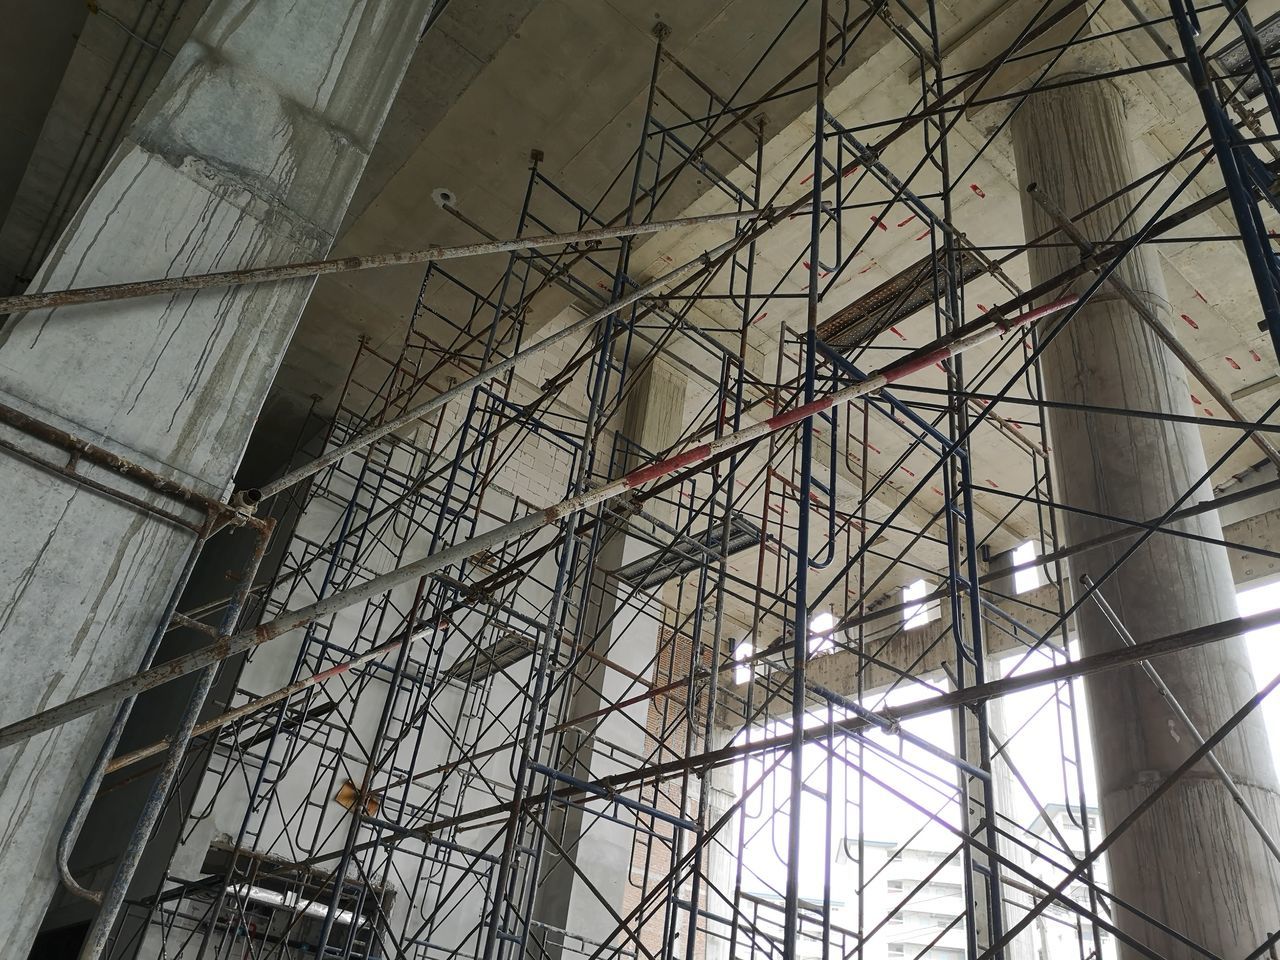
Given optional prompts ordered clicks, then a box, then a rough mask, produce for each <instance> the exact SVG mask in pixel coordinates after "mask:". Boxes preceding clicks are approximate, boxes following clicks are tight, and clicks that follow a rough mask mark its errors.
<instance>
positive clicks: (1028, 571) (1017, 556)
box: [1013, 540, 1042, 593]
mask: <svg viewBox="0 0 1280 960" xmlns="http://www.w3.org/2000/svg"><path fill="white" fill-rule="evenodd" d="M1035 558H1036V544H1035V541H1034V540H1028V541H1027V542H1026V543H1024V544H1022V545H1021V546H1020V547H1018V548H1017V549H1016V550H1014V551H1013V565H1014V566H1015V567H1018V566H1021V565H1022V564H1024V563H1032V562H1033V561H1034V560H1035ZM1041 582H1042V581H1041V579H1040V568H1039V567H1038V566H1036V567H1026V568H1025V569H1023V570H1015V571H1014V572H1013V589H1014V592H1015V593H1026V592H1027V591H1028V590H1034V589H1035V588H1036V587H1038V586H1040V584H1041Z"/></svg>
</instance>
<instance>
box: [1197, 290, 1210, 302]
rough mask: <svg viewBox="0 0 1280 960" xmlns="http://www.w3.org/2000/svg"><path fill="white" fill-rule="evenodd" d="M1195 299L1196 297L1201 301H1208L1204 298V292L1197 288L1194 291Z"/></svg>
mask: <svg viewBox="0 0 1280 960" xmlns="http://www.w3.org/2000/svg"><path fill="white" fill-rule="evenodd" d="M1196 299H1197V300H1199V301H1200V302H1201V303H1208V302H1209V301H1208V300H1206V299H1205V298H1204V294H1203V293H1201V292H1200V291H1199V290H1197V291H1196Z"/></svg>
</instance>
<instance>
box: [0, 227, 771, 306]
mask: <svg viewBox="0 0 1280 960" xmlns="http://www.w3.org/2000/svg"><path fill="white" fill-rule="evenodd" d="M768 212H769V211H767V210H766V211H761V210H730V211H728V212H724V213H708V214H704V215H702V216H698V217H680V218H678V219H675V220H654V221H651V222H649V223H626V224H618V225H617V226H612V227H596V228H593V229H590V230H576V231H574V232H573V233H547V234H541V235H539V236H536V237H517V238H516V239H514V240H485V241H482V242H480V243H464V244H460V245H458V246H452V247H444V246H434V247H423V248H421V249H418V250H405V251H401V252H399V253H370V254H364V255H362V256H351V257H332V258H330V259H326V260H302V261H299V262H297V263H282V264H277V265H275V266H270V267H245V268H243V269H241V270H219V271H216V272H214V273H196V274H191V275H190V276H184V277H160V278H157V279H154V280H134V281H131V282H128V283H108V284H101V285H98V286H93V287H76V288H74V289H71V290H47V291H41V292H39V293H24V294H19V295H17V296H12V297H0V316H5V315H6V314H13V313H26V312H28V311H30V310H46V309H50V308H54V307H74V306H80V305H83V304H88V303H110V302H112V301H115V300H133V299H136V298H138V297H153V296H156V295H157V294H162V293H166V294H167V293H182V292H184V291H187V290H204V289H207V288H209V287H227V286H243V285H245V284H253V283H275V282H277V281H280V280H301V279H306V278H310V277H322V276H325V275H326V274H331V273H354V272H356V271H358V270H374V269H377V268H379V267H399V266H405V265H408V264H424V263H440V262H442V261H445V260H461V259H464V258H466V257H483V256H488V255H490V254H495V253H517V252H519V251H522V250H540V249H542V248H543V247H559V246H566V245H568V244H577V245H593V244H599V243H603V242H605V241H606V240H620V239H622V238H623V237H638V236H642V235H644V234H650V233H663V232H665V231H667V230H677V229H682V228H686V227H699V226H703V225H704V224H708V223H719V222H721V221H725V220H734V221H736V220H749V219H751V218H753V217H757V216H761V215H762V214H767V213H768Z"/></svg>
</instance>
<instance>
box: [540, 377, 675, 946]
mask: <svg viewBox="0 0 1280 960" xmlns="http://www.w3.org/2000/svg"><path fill="white" fill-rule="evenodd" d="M684 401H685V381H684V380H683V379H682V378H680V377H678V376H676V375H675V374H674V373H672V372H671V371H669V370H668V369H667V368H666V367H665V366H663V365H661V364H658V363H654V364H652V365H651V366H650V367H649V368H648V370H646V371H645V372H644V373H643V374H642V375H641V376H640V379H639V380H638V381H637V383H636V386H635V388H634V390H633V392H632V394H631V396H630V398H629V399H628V401H627V406H626V410H625V413H624V416H623V417H622V418H621V419H622V424H621V432H622V434H623V435H624V436H625V437H626V438H627V439H628V440H629V441H631V442H632V443H633V444H635V445H636V446H637V447H639V449H641V450H644V451H648V452H649V453H658V452H661V451H663V450H665V449H666V448H667V447H669V446H670V445H671V444H673V443H674V442H675V441H676V439H678V437H679V434H680V429H681V427H682V426H683V423H684V416H683V414H684ZM646 509H647V510H651V512H654V513H656V514H658V515H660V519H663V520H667V519H669V517H667V516H662V514H663V513H664V507H663V505H661V504H653V505H650V506H649V507H646ZM639 522H641V523H643V521H639ZM604 536H606V537H607V539H606V540H605V541H604V542H603V544H602V546H601V548H600V550H599V551H598V553H597V558H596V570H595V573H594V574H593V578H592V585H591V589H590V590H589V591H588V596H587V601H586V604H585V608H584V609H583V610H581V611H580V612H579V618H580V622H581V624H582V630H581V636H580V642H581V643H584V644H587V643H589V644H591V649H592V650H593V652H596V653H599V654H601V655H602V656H604V657H606V658H607V659H608V660H609V661H610V665H606V664H604V663H601V662H600V661H598V660H591V659H588V658H584V659H583V660H582V661H581V662H580V663H579V665H578V668H577V675H576V678H575V681H574V686H573V690H572V696H571V697H570V700H569V707H568V710H569V715H570V716H586V715H589V714H591V713H592V712H593V711H595V710H598V709H600V708H601V707H602V706H605V705H607V704H609V703H614V702H617V701H619V700H623V699H626V698H627V697H632V696H635V695H636V694H637V693H638V692H640V687H639V685H638V684H636V683H635V682H634V681H633V680H632V678H631V677H629V676H627V673H631V674H633V675H635V674H639V675H642V676H646V677H648V676H651V673H652V668H651V667H650V666H649V663H650V660H651V659H652V658H653V655H654V651H655V649H656V648H657V643H658V639H659V632H660V630H661V626H662V622H661V616H660V612H659V609H658V608H657V606H656V605H655V604H654V603H652V602H650V600H649V597H648V595H647V594H646V593H645V592H643V591H640V592H636V593H635V594H634V595H632V593H631V590H630V588H629V587H628V586H627V585H626V584H620V583H618V582H617V581H616V580H614V579H612V578H609V577H607V576H606V575H607V574H608V573H610V572H611V571H613V570H616V569H618V568H619V567H622V566H624V565H626V564H628V563H631V562H633V561H636V560H639V559H641V558H643V557H645V556H648V555H649V554H651V553H653V552H655V551H656V549H657V548H656V547H654V546H653V545H652V544H651V543H649V542H648V541H646V540H644V539H641V538H638V537H633V536H628V535H627V533H626V531H625V530H617V531H613V532H611V533H606V534H604ZM657 589H658V590H659V591H660V590H661V588H660V587H659V588H657ZM612 664H616V665H617V666H618V667H621V669H615V667H614V666H612ZM681 672H682V671H681V669H680V668H679V667H677V668H676V673H677V675H679V674H680V673H681ZM649 707H650V704H649V702H648V701H645V702H642V703H638V704H635V705H634V706H632V707H630V708H628V709H627V710H626V711H624V712H620V713H614V714H611V715H609V716H607V717H605V718H603V719H602V720H599V721H588V722H587V723H585V724H584V725H583V728H584V729H583V731H581V732H578V731H573V730H570V731H568V732H566V734H565V738H564V748H563V749H562V750H561V752H560V756H559V757H557V758H553V759H552V760H551V763H552V764H553V765H555V766H556V767H557V768H558V769H559V770H562V771H563V772H565V773H568V774H571V775H572V776H575V777H578V778H580V779H583V780H592V779H596V778H599V777H604V776H608V775H609V774H612V773H617V772H619V771H621V770H624V769H634V768H635V766H636V765H637V764H638V763H639V761H638V759H636V758H637V757H638V756H641V755H643V754H644V752H645V750H646V743H645V728H646V725H647V720H648V716H649ZM623 713H625V714H626V715H625V716H624V715H623ZM671 812H673V813H674V812H677V811H671ZM615 813H616V815H617V816H618V817H619V819H630V818H631V817H632V816H633V815H632V814H630V813H628V812H627V811H625V810H621V809H619V810H617V811H615ZM548 821H549V822H548V829H549V831H550V833H551V834H552V836H554V837H555V838H556V841H557V843H559V844H560V845H561V846H562V847H563V848H564V850H565V851H566V853H567V855H565V856H562V855H560V853H559V852H558V851H556V850H555V849H554V848H553V847H552V845H551V844H547V845H546V846H545V847H544V850H543V857H542V865H541V872H540V882H539V891H538V897H537V901H536V903H535V907H534V919H535V920H536V921H537V922H538V923H539V924H541V925H542V926H541V927H536V928H535V929H534V931H533V932H534V934H535V935H536V936H537V937H538V938H540V939H541V938H545V940H544V945H543V948H544V949H545V951H546V953H547V954H548V956H550V957H552V958H557V957H560V956H561V955H562V954H563V955H566V956H567V955H569V954H571V953H574V952H575V951H576V949H577V948H578V947H580V946H581V945H582V944H581V941H579V940H577V939H575V938H578V937H583V938H586V940H587V941H588V946H587V949H586V951H585V952H587V953H590V952H591V950H592V949H594V944H595V943H596V942H599V941H602V940H603V939H604V938H605V937H607V936H608V935H609V933H610V932H612V930H613V928H614V927H615V926H616V922H615V920H614V919H613V916H612V915H611V914H610V913H609V911H608V910H606V909H605V908H604V907H603V906H602V904H601V902H600V901H601V899H607V900H608V901H609V903H610V905H611V906H612V907H613V909H614V910H615V911H617V912H618V913H619V914H621V915H625V914H626V912H627V910H626V909H624V896H625V895H626V892H627V884H628V882H629V880H630V873H631V867H632V852H633V843H634V841H635V838H636V831H635V830H634V829H632V828H631V827H630V826H628V825H626V824H625V823H617V822H614V821H611V820H606V819H604V818H601V817H596V816H594V815H592V814H589V813H587V814H584V813H583V811H582V810H580V809H578V808H576V807H565V806H557V807H556V808H555V809H554V810H553V812H552V815H551V816H550V817H549V818H548ZM575 866H576V868H577V869H575ZM578 871H581V873H582V874H585V879H584V877H583V876H582V875H580V874H579V872H578ZM593 886H594V887H595V890H594V891H593V890H592V889H591V888H592V887H593ZM560 931H563V935H562V934H561V933H560ZM617 942H618V941H617V940H615V941H614V943H615V945H616V944H617ZM562 945H567V946H568V948H569V949H568V950H567V951H562V949H561V948H562ZM623 948H624V949H626V950H631V949H633V948H634V944H632V943H631V942H630V941H626V940H624V941H623Z"/></svg>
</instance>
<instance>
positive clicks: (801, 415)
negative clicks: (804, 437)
mask: <svg viewBox="0 0 1280 960" xmlns="http://www.w3.org/2000/svg"><path fill="white" fill-rule="evenodd" d="M830 406H831V398H830V397H823V398H822V399H821V400H815V401H813V403H806V404H803V405H802V406H799V407H796V408H795V409H794V410H788V411H787V412H786V413H779V414H778V415H777V416H773V417H770V418H769V419H768V420H766V421H765V424H766V425H767V426H768V427H769V429H770V430H781V429H782V428H783V427H789V426H791V424H793V423H799V422H800V421H801V420H804V419H805V418H806V417H811V416H813V415H814V414H815V413H821V412H822V411H823V410H826V409H827V408H828V407H830Z"/></svg>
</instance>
